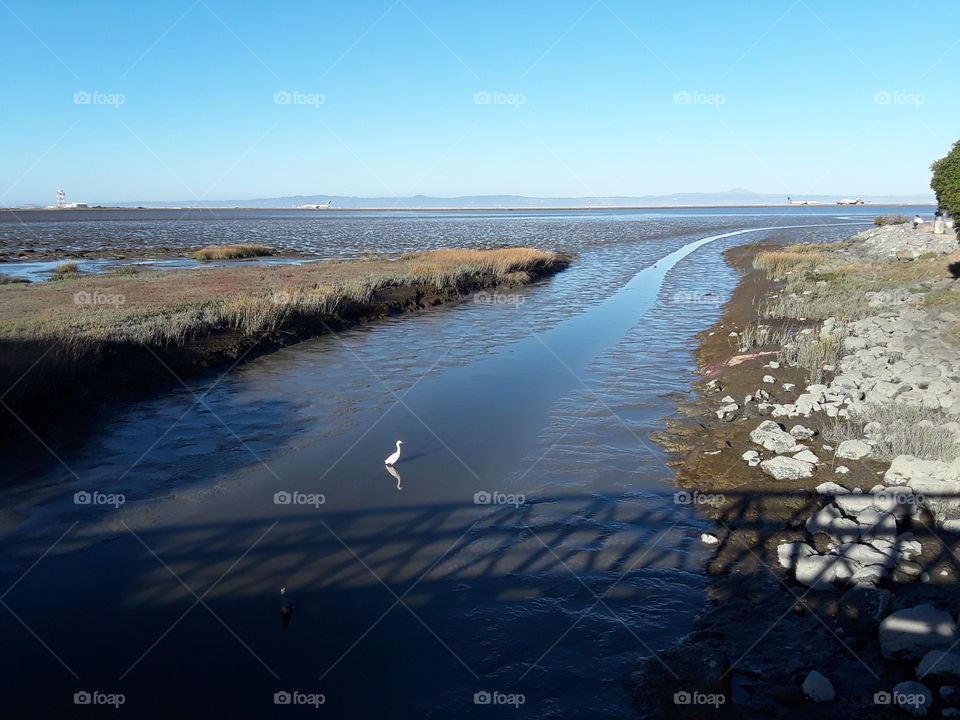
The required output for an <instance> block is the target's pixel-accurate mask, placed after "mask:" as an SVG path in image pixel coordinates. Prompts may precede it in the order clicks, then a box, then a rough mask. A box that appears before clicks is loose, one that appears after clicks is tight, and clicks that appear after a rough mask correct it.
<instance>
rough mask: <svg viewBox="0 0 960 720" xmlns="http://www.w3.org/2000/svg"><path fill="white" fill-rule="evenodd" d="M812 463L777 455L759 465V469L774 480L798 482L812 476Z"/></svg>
mask: <svg viewBox="0 0 960 720" xmlns="http://www.w3.org/2000/svg"><path fill="white" fill-rule="evenodd" d="M814 467H815V466H814V465H813V463H809V462H804V461H803V460H797V458H792V457H787V456H785V455H778V456H777V457H774V458H770V459H769V460H764V461H763V462H762V463H760V469H761V470H763V472H765V473H766V474H767V475H770V476H772V477H773V478H774V479H776V480H800V479H802V478H808V477H812V476H813V470H814Z"/></svg>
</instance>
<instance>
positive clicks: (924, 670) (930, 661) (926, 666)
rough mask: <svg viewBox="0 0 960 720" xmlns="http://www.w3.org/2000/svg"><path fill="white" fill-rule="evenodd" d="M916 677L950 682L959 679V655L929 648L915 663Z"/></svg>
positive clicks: (938, 681) (937, 681)
mask: <svg viewBox="0 0 960 720" xmlns="http://www.w3.org/2000/svg"><path fill="white" fill-rule="evenodd" d="M917 679H919V680H930V681H931V682H936V683H950V684H953V683H956V682H958V681H960V655H958V654H957V653H952V652H943V651H941V650H931V651H930V652H928V653H927V654H926V655H924V656H923V659H922V660H921V661H920V664H919V665H917Z"/></svg>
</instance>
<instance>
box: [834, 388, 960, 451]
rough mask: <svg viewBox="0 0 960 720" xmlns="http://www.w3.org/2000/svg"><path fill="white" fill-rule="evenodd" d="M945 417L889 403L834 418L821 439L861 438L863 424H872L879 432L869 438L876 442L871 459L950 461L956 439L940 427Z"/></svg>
mask: <svg viewBox="0 0 960 720" xmlns="http://www.w3.org/2000/svg"><path fill="white" fill-rule="evenodd" d="M947 420H948V417H947V416H946V415H945V414H944V413H943V412H942V411H941V410H928V409H921V408H917V407H913V406H910V405H902V404H898V403H896V402H891V403H888V404H885V405H876V404H870V405H866V406H863V407H862V408H861V409H860V410H859V411H858V412H857V414H856V415H854V416H852V417H849V418H845V419H844V418H835V419H834V421H833V422H832V423H831V424H830V425H828V426H827V427H826V428H825V430H824V437H826V438H827V439H828V440H831V441H833V442H837V443H839V442H843V441H844V440H860V439H863V438H864V436H865V435H864V428H865V426H866V425H867V423H871V422H876V423H880V425H882V426H883V429H882V431H880V432H878V433H877V434H876V435H874V436H872V438H873V439H875V440H876V443H875V444H874V445H873V452H872V453H871V457H873V458H876V459H877V460H881V461H890V460H893V458H895V457H896V456H897V455H914V456H916V457H918V458H922V459H925V460H942V461H945V462H951V461H953V460H955V459H956V458H957V457H958V456H960V445H958V444H957V441H956V436H955V435H954V434H953V433H952V432H950V431H949V430H948V429H945V428H944V427H943V424H944V423H946V422H947Z"/></svg>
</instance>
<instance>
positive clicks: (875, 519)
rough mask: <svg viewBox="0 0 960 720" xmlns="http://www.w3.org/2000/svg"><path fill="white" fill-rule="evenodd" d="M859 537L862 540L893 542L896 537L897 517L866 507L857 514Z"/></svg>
mask: <svg viewBox="0 0 960 720" xmlns="http://www.w3.org/2000/svg"><path fill="white" fill-rule="evenodd" d="M857 524H858V525H859V526H860V537H861V538H863V539H864V540H873V539H874V538H877V539H880V540H887V541H889V542H893V541H894V540H895V539H896V537H897V519H896V518H895V517H894V516H893V515H891V514H889V513H885V512H880V511H879V510H874V509H873V508H868V509H867V510H864V511H863V512H861V513H858V514H857Z"/></svg>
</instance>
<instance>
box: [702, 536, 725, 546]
mask: <svg viewBox="0 0 960 720" xmlns="http://www.w3.org/2000/svg"><path fill="white" fill-rule="evenodd" d="M700 542H702V543H703V544H704V545H716V544H717V543H718V542H720V541H719V540H718V539H717V536H716V535H711V534H710V533H701V534H700Z"/></svg>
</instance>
